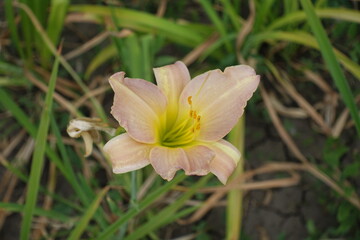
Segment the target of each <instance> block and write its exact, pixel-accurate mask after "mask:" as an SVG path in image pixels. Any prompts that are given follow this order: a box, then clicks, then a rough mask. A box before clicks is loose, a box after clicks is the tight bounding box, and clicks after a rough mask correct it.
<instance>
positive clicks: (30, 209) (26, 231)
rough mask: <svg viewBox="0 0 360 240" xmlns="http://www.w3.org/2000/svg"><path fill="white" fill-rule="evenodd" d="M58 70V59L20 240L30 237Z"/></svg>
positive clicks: (46, 105)
mask: <svg viewBox="0 0 360 240" xmlns="http://www.w3.org/2000/svg"><path fill="white" fill-rule="evenodd" d="M58 68H59V59H58V58H57V59H56V60H55V63H54V66H53V70H52V73H51V77H50V81H49V89H48V92H47V94H46V99H45V107H44V109H43V111H42V113H41V119H40V125H39V126H41V127H40V128H39V129H38V132H37V136H36V139H35V146H36V148H35V150H34V154H33V158H32V163H31V172H30V177H29V183H28V186H27V192H26V202H25V208H24V217H23V220H22V223H21V234H20V239H22V240H27V239H29V235H30V229H31V220H32V217H33V214H34V209H35V205H36V200H37V194H38V189H39V184H40V177H41V172H42V168H43V165H44V155H45V148H46V140H47V135H48V130H49V125H50V115H51V110H52V104H53V93H54V91H55V83H56V79H57V74H58Z"/></svg>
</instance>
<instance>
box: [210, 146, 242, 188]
mask: <svg viewBox="0 0 360 240" xmlns="http://www.w3.org/2000/svg"><path fill="white" fill-rule="evenodd" d="M209 145H210V144H209ZM209 145H208V146H209ZM210 148H211V149H212V150H213V151H214V152H215V154H216V156H215V158H214V159H213V160H212V161H211V163H210V171H211V172H212V173H213V174H214V175H215V176H216V177H217V178H218V179H219V180H220V182H222V184H226V182H227V179H228V178H229V177H230V175H231V174H232V173H233V171H234V170H235V168H236V165H237V163H238V162H239V160H240V156H241V154H240V152H239V150H238V149H237V148H236V147H234V146H233V145H232V144H231V143H229V142H228V141H225V140H223V139H221V140H219V141H217V142H215V143H212V144H211V147H210Z"/></svg>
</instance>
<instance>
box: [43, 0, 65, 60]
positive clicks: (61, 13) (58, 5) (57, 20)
mask: <svg viewBox="0 0 360 240" xmlns="http://www.w3.org/2000/svg"><path fill="white" fill-rule="evenodd" d="M68 6H69V0H51V7H50V15H49V19H48V22H47V26H46V32H47V34H48V36H49V39H50V40H51V42H52V43H53V44H54V45H57V44H58V43H59V37H60V34H61V31H62V29H63V27H64V20H65V16H66V13H67V9H68ZM40 56H41V61H42V64H43V66H46V65H47V63H48V62H49V60H50V56H51V52H50V51H49V49H48V48H44V47H43V48H41V51H40Z"/></svg>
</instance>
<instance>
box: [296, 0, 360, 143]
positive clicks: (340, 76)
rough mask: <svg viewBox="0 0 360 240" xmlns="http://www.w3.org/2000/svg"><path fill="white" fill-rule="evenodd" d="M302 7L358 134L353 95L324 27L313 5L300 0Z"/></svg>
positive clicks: (359, 130) (359, 132)
mask: <svg viewBox="0 0 360 240" xmlns="http://www.w3.org/2000/svg"><path fill="white" fill-rule="evenodd" d="M301 4H302V7H303V8H304V10H305V13H306V15H307V17H308V22H309V24H310V26H311V29H312V31H313V32H314V34H315V37H316V40H317V41H318V44H319V46H320V51H321V53H322V55H323V57H324V60H325V63H326V65H327V67H328V69H329V71H330V74H331V76H332V78H333V80H334V82H335V85H336V86H337V88H338V89H339V92H340V94H341V97H342V99H343V101H344V102H345V104H346V106H347V107H348V109H349V111H350V114H351V116H352V118H353V120H354V122H355V126H356V129H357V132H358V135H359V136H360V116H359V112H358V109H357V107H356V104H355V101H354V97H353V95H352V93H351V89H350V86H349V84H348V82H347V80H346V78H345V75H344V73H343V71H342V70H341V67H340V64H339V62H338V60H337V58H336V56H335V53H334V51H333V48H332V46H331V43H330V40H329V38H328V37H327V35H326V32H325V30H324V28H323V27H322V25H321V22H320V19H319V18H318V16H317V15H316V13H315V10H314V7H313V5H312V3H311V2H310V1H309V0H301Z"/></svg>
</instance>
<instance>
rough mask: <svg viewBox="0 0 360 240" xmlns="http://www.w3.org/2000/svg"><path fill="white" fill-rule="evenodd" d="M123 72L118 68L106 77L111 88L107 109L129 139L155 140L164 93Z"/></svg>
mask: <svg viewBox="0 0 360 240" xmlns="http://www.w3.org/2000/svg"><path fill="white" fill-rule="evenodd" d="M124 76H125V73H124V72H119V73H116V74H114V75H112V76H111V77H110V79H109V82H110V85H111V87H112V88H113V90H114V92H115V96H114V104H113V106H112V108H111V113H112V115H113V116H114V117H115V119H116V120H117V121H118V122H119V124H120V125H121V126H122V127H124V128H125V129H126V131H127V132H128V134H129V135H130V136H131V137H132V138H133V139H135V140H136V141H138V142H142V143H155V142H157V141H158V131H159V129H158V128H159V124H160V117H161V116H162V115H163V113H164V112H165V109H166V104H167V102H166V97H165V96H164V94H163V93H162V92H161V91H160V90H159V88H158V87H157V86H156V85H154V84H152V83H150V82H147V81H145V80H142V79H135V78H124Z"/></svg>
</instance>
